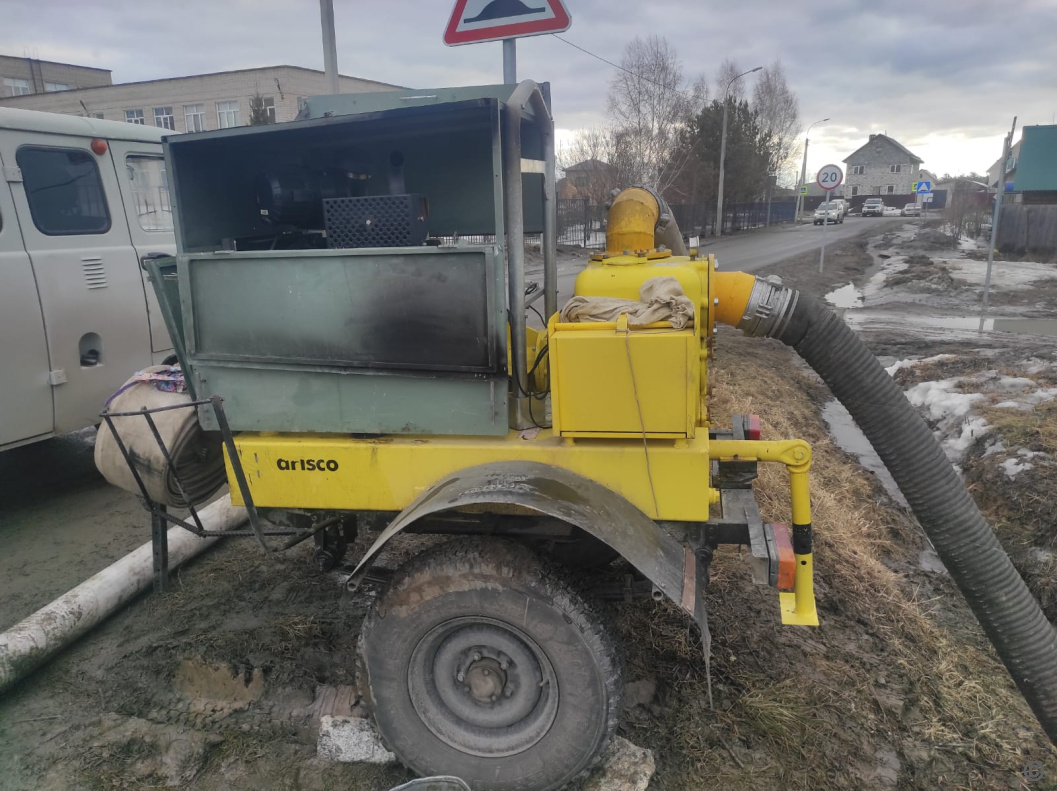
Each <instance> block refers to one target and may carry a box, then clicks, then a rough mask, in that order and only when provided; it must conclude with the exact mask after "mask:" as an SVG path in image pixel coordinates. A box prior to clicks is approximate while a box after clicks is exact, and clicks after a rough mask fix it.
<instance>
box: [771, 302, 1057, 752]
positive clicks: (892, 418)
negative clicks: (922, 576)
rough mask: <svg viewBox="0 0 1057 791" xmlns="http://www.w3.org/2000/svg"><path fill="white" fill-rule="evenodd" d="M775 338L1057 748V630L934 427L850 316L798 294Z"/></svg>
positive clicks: (780, 324) (775, 333)
mask: <svg viewBox="0 0 1057 791" xmlns="http://www.w3.org/2000/svg"><path fill="white" fill-rule="evenodd" d="M792 305H793V307H792V311H791V313H790V314H789V316H788V318H787V319H786V320H785V321H779V322H776V325H777V326H776V327H775V329H773V330H772V331H771V332H769V333H768V334H770V335H772V337H776V338H778V339H779V340H780V341H782V342H783V343H785V344H787V345H788V346H791V347H792V348H793V349H795V350H796V352H797V354H799V355H800V356H801V357H803V358H804V360H805V361H806V362H807V363H808V365H810V366H811V367H812V368H813V369H814V370H815V371H816V372H817V373H818V374H819V376H821V377H822V379H823V380H824V381H825V382H826V384H827V385H829V388H830V390H831V391H832V392H833V395H834V396H836V398H837V400H839V401H840V402H841V403H842V404H844V406H845V407H846V408H847V410H848V412H850V413H851V415H852V417H853V418H854V419H855V422H856V423H857V424H858V425H859V428H861V429H862V432H863V433H864V434H865V435H866V437H867V438H868V439H869V440H870V442H871V443H872V444H873V446H874V449H875V450H876V451H877V454H878V455H879V456H880V457H881V460H882V461H884V463H885V466H887V467H888V469H889V471H890V472H891V473H892V477H893V478H895V481H896V483H897V484H899V489H900V491H902V492H903V495H904V496H905V497H906V499H907V502H908V503H909V504H910V507H911V508H912V509H913V511H914V514H915V516H917V519H918V522H920V523H921V526H922V528H924V530H925V533H926V534H927V535H928V537H929V538H930V539H931V541H932V543H933V545H934V546H935V548H936V552H937V553H939V556H940V558H941V559H942V560H943V564H944V565H945V566H946V567H947V570H948V571H949V572H950V575H951V578H952V579H953V580H954V581H955V583H956V584H957V585H958V588H959V589H960V590H961V591H962V594H963V595H964V596H965V599H966V601H967V602H968V603H969V607H970V608H971V609H972V611H973V613H974V614H975V615H976V618H977V620H979V622H980V625H981V626H982V627H983V628H984V632H985V633H986V634H987V636H988V638H989V639H990V640H991V643H992V644H993V645H994V646H995V649H996V650H997V651H998V655H999V656H1000V657H1001V658H1002V661H1003V662H1004V663H1005V665H1006V667H1007V668H1008V669H1009V672H1010V674H1011V675H1012V676H1013V680H1014V681H1015V682H1016V684H1017V686H1018V687H1019V688H1020V691H1021V693H1023V695H1024V697H1025V699H1027V701H1028V704H1029V705H1030V706H1031V708H1032V710H1033V711H1034V712H1035V716H1036V717H1038V719H1039V722H1040V723H1041V724H1042V727H1043V729H1045V731H1046V733H1047V735H1048V736H1049V737H1050V740H1051V741H1052V742H1054V743H1055V744H1057V632H1055V630H1054V628H1053V627H1052V626H1051V624H1050V622H1049V621H1048V620H1047V619H1046V616H1045V615H1044V614H1043V612H1042V609H1041V608H1040V607H1039V604H1038V602H1037V601H1036V600H1035V597H1034V596H1032V594H1031V592H1030V591H1029V590H1028V587H1027V585H1025V584H1024V580H1022V579H1021V578H1020V575H1019V574H1018V573H1017V571H1016V569H1015V568H1014V567H1013V564H1012V563H1011V562H1010V560H1009V557H1008V556H1007V555H1006V553H1005V552H1004V551H1003V549H1002V547H1001V545H1000V544H999V543H998V539H997V538H995V534H994V532H993V531H992V530H991V527H990V525H988V523H987V521H986V520H985V519H984V516H983V514H981V513H980V510H979V509H978V508H977V507H976V503H974V502H973V499H972V497H970V496H969V492H968V491H966V489H965V486H964V484H963V483H962V481H961V479H960V478H959V477H958V474H957V473H956V472H955V471H954V468H953V467H952V466H951V463H950V462H949V461H948V460H947V457H946V455H945V454H944V452H943V449H942V448H941V447H940V445H939V443H938V442H937V441H936V439H935V437H933V435H932V431H931V430H930V429H929V427H928V426H927V425H926V423H925V421H924V420H923V419H922V418H921V416H920V415H919V414H918V413H917V411H916V410H915V409H914V408H913V407H912V406H911V405H910V403H909V402H908V401H907V399H906V396H904V395H903V391H902V390H901V389H900V388H899V386H898V385H897V384H896V383H895V382H894V381H893V380H892V377H891V376H889V375H888V373H887V372H886V371H885V370H884V368H882V367H881V364H880V363H879V362H878V361H877V359H876V358H875V357H874V355H873V354H872V353H871V352H870V350H869V349H867V348H866V346H865V345H864V344H863V343H862V341H860V340H859V338H858V336H857V335H856V334H855V332H854V331H853V330H851V328H849V327H848V326H847V325H846V324H845V323H844V321H843V320H841V319H840V318H839V317H838V316H836V315H834V313H833V312H832V311H831V310H830V309H829V308H828V307H826V306H825V305H824V304H823V303H822V302H820V301H819V300H817V299H815V298H814V297H811V296H809V295H806V294H798V295H796V297H795V301H793V302H792Z"/></svg>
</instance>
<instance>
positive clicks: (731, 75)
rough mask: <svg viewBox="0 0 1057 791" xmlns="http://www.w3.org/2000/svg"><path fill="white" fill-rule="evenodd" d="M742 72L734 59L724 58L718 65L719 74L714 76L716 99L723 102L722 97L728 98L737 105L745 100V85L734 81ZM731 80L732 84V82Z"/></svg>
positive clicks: (739, 81)
mask: <svg viewBox="0 0 1057 791" xmlns="http://www.w3.org/2000/svg"><path fill="white" fill-rule="evenodd" d="M743 71H744V69H743V68H741V66H739V65H738V62H737V61H736V60H734V58H724V60H723V62H722V63H721V64H719V72H718V73H717V74H716V98H717V99H719V100H720V101H723V97H724V96H729V97H730V98H731V99H733V100H734V103H735V104H737V103H738V102H740V101H741V100H742V99H744V98H745V83H743V82H742V81H741V80H736V79H735V77H738V76H739V75H740V74H741V73H742V72H743ZM732 80H733V82H732Z"/></svg>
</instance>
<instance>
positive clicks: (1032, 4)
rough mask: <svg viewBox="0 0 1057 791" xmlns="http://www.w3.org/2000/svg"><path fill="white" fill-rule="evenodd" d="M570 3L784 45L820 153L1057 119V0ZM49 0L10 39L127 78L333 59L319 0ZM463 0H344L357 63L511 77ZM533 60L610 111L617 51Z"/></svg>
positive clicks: (708, 52) (997, 132)
mask: <svg viewBox="0 0 1057 791" xmlns="http://www.w3.org/2000/svg"><path fill="white" fill-rule="evenodd" d="M566 2H567V5H568V6H569V7H570V10H571V12H572V15H573V26H572V29H571V30H569V31H568V33H567V34H565V35H566V36H567V37H568V38H569V40H571V41H573V42H575V43H576V44H578V45H580V46H582V47H584V48H585V49H588V50H590V51H591V52H594V53H596V54H597V55H599V56H601V57H604V58H606V59H608V60H612V61H615V62H619V59H620V54H621V50H622V49H623V47H624V45H625V43H627V42H628V41H629V40H631V39H632V38H634V37H635V36H644V35H649V34H657V35H661V36H664V37H666V38H667V39H668V40H669V41H670V42H671V43H672V44H673V46H674V47H675V48H676V49H677V51H678V52H679V53H680V55H681V57H682V59H683V62H684V68H685V70H686V72H687V75H688V76H695V75H698V74H702V73H703V74H704V75H705V76H707V77H709V78H711V77H712V76H713V75H714V74H715V72H716V71H717V69H718V67H719V64H720V63H721V62H722V61H723V59H724V58H727V57H733V58H735V59H736V60H737V61H738V63H740V64H743V65H744V66H745V68H751V67H752V66H756V65H766V64H769V63H771V62H773V61H775V60H781V61H782V63H783V65H784V66H785V69H786V75H787V78H788V80H789V82H790V85H791V86H792V88H793V90H794V91H795V92H796V93H797V95H798V97H799V99H800V107H801V115H802V117H803V118H804V120H805V124H806V123H810V122H811V121H812V120H815V119H817V118H822V117H825V116H830V117H831V118H833V122H832V123H831V124H829V125H827V126H824V127H816V129H815V131H814V132H813V136H812V145H811V163H810V167H812V168H814V167H816V166H818V165H821V164H824V163H825V161H840V160H841V159H843V157H844V156H846V155H847V154H848V153H850V152H851V151H853V150H854V149H855V148H857V147H858V146H859V145H861V144H862V142H863V141H864V140H865V139H866V136H867V135H868V134H869V133H870V132H877V131H887V133H888V134H890V135H892V136H893V137H895V138H896V139H897V140H899V141H900V142H902V143H903V144H904V145H906V146H907V147H908V148H910V149H911V150H912V151H914V152H915V153H917V154H918V155H919V156H922V157H924V158H925V160H926V167H928V168H930V169H931V170H934V171H940V172H943V171H944V170H950V171H958V170H971V169H976V170H978V171H979V170H980V169H982V168H985V167H987V166H988V165H990V164H991V162H992V161H993V160H994V159H996V158H997V156H998V152H999V151H1000V145H1001V143H1000V141H1001V138H1002V137H1003V136H1004V134H1005V132H1006V130H1008V128H1009V123H1010V121H1011V120H1012V117H1013V116H1014V115H1019V116H1020V120H1021V123H1050V122H1051V121H1052V119H1053V118H1054V114H1055V113H1057V69H1054V68H1053V64H1054V63H1057V36H1054V31H1055V30H1057V3H1054V2H1053V0H1003V2H1001V3H996V2H993V0H930V2H928V3H922V2H914V3H909V2H899V0H873V1H872V2H866V0H841V1H840V2H837V3H810V4H805V3H777V2H773V0H739V2H737V3H712V2H709V3H702V2H700V0H679V1H678V2H677V1H676V0H653V1H652V2H649V3H646V2H641V0H640V2H630V1H629V0H566ZM45 4H46V5H47V9H48V13H46V14H43V13H40V7H41V5H42V3H41V0H5V2H4V7H5V10H4V19H5V24H4V25H3V27H2V28H0V52H3V53H5V54H11V55H22V54H24V53H29V54H31V55H34V56H36V57H41V58H46V59H54V60H60V61H65V62H74V63H83V64H85V65H92V66H99V67H102V68H109V69H112V70H113V72H114V79H115V81H120V82H128V81H133V80H144V79H153V78H158V77H170V76H178V75H184V74H196V73H204V72H213V71H222V70H226V69H235V68H246V67H250V66H261V65H270V64H278V63H290V64H293V65H300V66H308V67H312V68H321V67H322V52H321V47H320V30H319V19H318V14H317V11H316V7H315V3H313V2H301V3H291V2H288V0H222V1H221V2H217V1H216V0H209V1H208V2H207V1H206V0H182V1H181V2H179V3H170V2H160V0H142V1H141V2H139V3H135V4H133V3H131V2H127V0H95V2H92V3H84V2H81V0H45ZM453 5H454V2H453V0H449V2H424V0H385V2H379V3H376V4H375V5H374V6H369V5H368V4H366V3H363V2H352V0H335V17H336V22H337V37H338V47H339V53H338V62H339V65H340V67H341V70H342V72H343V73H345V74H353V75H357V76H361V77H366V78H369V79H373V80H380V81H383V82H391V83H395V84H399V85H407V86H411V87H437V86H442V85H472V84H480V83H488V82H499V81H500V80H501V77H502V58H501V46H500V45H499V44H498V43H491V44H481V45H472V46H463V47H455V48H449V47H445V46H444V45H443V43H442V42H441V34H442V32H443V28H444V26H445V23H446V22H447V19H448V15H449V14H450V11H451V7H452V6H453ZM518 61H519V62H518V71H519V75H520V76H523V77H532V78H534V79H537V80H540V81H543V80H547V81H550V82H551V83H552V95H553V98H554V110H555V116H556V121H557V124H558V126H559V127H561V128H563V129H576V128H583V127H589V126H592V125H595V124H596V123H598V122H600V121H601V120H602V118H603V116H604V113H605V96H606V91H607V88H608V85H609V81H610V79H611V78H612V75H613V69H612V68H611V67H610V66H607V65H606V64H604V63H601V62H600V61H598V60H596V59H595V58H592V57H590V56H589V55H586V54H584V53H582V52H579V51H577V50H576V49H573V48H572V47H570V46H568V45H567V44H564V43H562V42H561V41H559V40H557V39H555V38H553V37H550V36H540V37H535V38H529V39H522V40H520V41H519V42H518ZM750 79H751V78H750ZM746 87H751V86H749V85H747V86H746ZM988 152H993V153H988ZM816 157H817V158H818V160H817V161H816Z"/></svg>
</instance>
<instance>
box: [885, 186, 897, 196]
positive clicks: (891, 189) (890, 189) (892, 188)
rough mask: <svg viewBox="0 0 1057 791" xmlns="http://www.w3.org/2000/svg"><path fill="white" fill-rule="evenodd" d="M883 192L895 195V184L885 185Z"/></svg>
mask: <svg viewBox="0 0 1057 791" xmlns="http://www.w3.org/2000/svg"><path fill="white" fill-rule="evenodd" d="M885 192H886V193H887V194H888V195H895V194H896V185H895V184H889V185H888V186H887V187H885Z"/></svg>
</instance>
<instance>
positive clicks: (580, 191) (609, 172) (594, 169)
mask: <svg viewBox="0 0 1057 791" xmlns="http://www.w3.org/2000/svg"><path fill="white" fill-rule="evenodd" d="M617 181H618V172H617V168H616V167H615V166H614V165H610V164H609V163H608V162H603V161H601V160H600V159H585V160H584V161H583V162H577V163H576V164H575V165H569V166H568V167H567V168H565V177H564V178H562V179H561V180H560V181H559V182H558V185H557V189H558V197H559V198H566V199H568V198H586V199H588V200H590V201H591V202H592V203H596V204H602V203H604V202H605V200H606V198H607V197H608V196H609V191H610V190H612V189H613V188H614V187H616V186H617Z"/></svg>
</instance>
